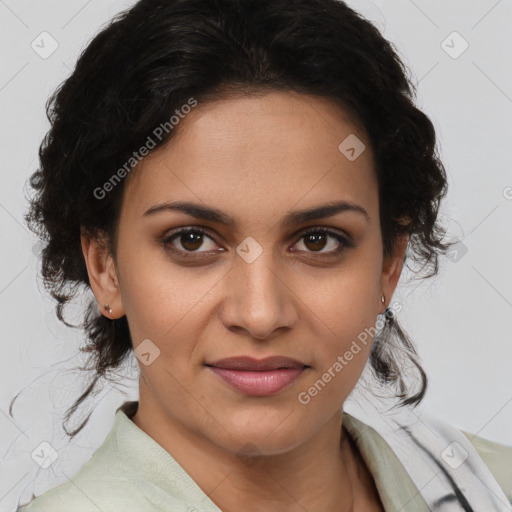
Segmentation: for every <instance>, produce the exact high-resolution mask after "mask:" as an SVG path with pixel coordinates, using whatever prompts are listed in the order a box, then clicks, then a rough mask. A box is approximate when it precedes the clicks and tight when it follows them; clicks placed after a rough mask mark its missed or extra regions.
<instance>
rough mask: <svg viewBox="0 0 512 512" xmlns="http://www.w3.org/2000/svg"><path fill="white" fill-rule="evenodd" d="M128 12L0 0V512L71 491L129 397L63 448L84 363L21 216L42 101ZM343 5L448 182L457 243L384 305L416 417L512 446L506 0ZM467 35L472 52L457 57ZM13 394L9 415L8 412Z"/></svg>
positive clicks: (445, 211)
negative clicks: (383, 45)
mask: <svg viewBox="0 0 512 512" xmlns="http://www.w3.org/2000/svg"><path fill="white" fill-rule="evenodd" d="M132 3H133V2H127V1H119V0H116V1H112V0H109V1H106V0H102V1H100V0H89V1H83V0H53V1H49V0H45V1H37V2H35V1H27V0H0V55H1V66H0V108H1V112H2V122H1V123H0V143H1V149H2V161H1V170H0V173H1V180H2V181H1V183H2V186H1V192H0V244H1V248H2V256H1V257H2V265H1V266H0V307H1V311H2V328H3V333H2V349H3V357H2V358H0V365H1V368H0V373H1V375H2V386H1V396H0V399H1V402H0V432H1V433H2V435H1V437H0V450H1V452H0V453H1V458H2V459H1V460H2V465H0V482H1V484H0V512H1V511H11V510H14V509H15V507H16V504H17V502H18V499H21V501H23V502H24V501H26V500H27V499H28V497H29V496H30V493H32V492H34V493H35V494H36V495H38V494H40V493H42V492H44V491H45V490H46V489H49V488H51V487H54V486H56V485H58V484H61V483H64V482H66V481H67V479H68V478H69V477H72V475H73V474H74V473H75V472H76V471H77V470H78V469H79V468H80V467H81V466H82V465H83V464H85V462H87V460H88V459H89V458H90V456H91V455H92V453H93V452H94V450H95V449H96V448H97V447H98V446H99V445H100V444H101V442H102V441H103V440H104V438H105V436H106V434H107V433H108V431H109V430H110V428H111V426H112V424H113V411H114V410H115V408H117V407H118V406H119V405H120V404H121V403H122V402H123V401H124V400H126V399H136V398H137V387H136V380H134V378H135V376H136V369H137V367H136V364H135V362H134V361H133V360H132V362H131V363H132V364H131V365H129V366H128V367H127V368H126V379H125V380H124V381H123V382H124V384H126V386H125V387H124V388H121V389H114V388H113V387H112V385H106V386H105V387H104V388H103V389H101V388H99V389H98V394H97V395H96V396H94V397H93V398H92V400H90V401H89V402H87V403H86V404H85V406H84V409H83V411H84V412H88V410H89V408H90V407H92V408H93V410H94V413H93V415H92V417H91V419H90V421H89V424H88V426H87V427H86V428H85V429H84V431H83V432H82V433H81V434H80V435H79V436H78V437H77V438H75V440H74V441H73V442H72V443H68V442H67V438H66V436H65V435H64V433H63V431H62V430H61V428H60V423H61V421H62V416H61V415H62V414H63V413H64V412H65V410H64V409H67V407H69V406H70V405H71V404H72V402H73V401H74V400H75V399H76V398H77V397H78V396H79V394H80V393H81V391H82V390H83V389H84V388H85V386H86V385H87V384H88V380H86V378H85V377H86V376H84V375H80V374H77V372H75V371H73V367H75V366H77V365H79V364H82V363H83V359H82V358H80V357H79V354H78V346H79V344H80V332H79V331H77V330H71V329H68V328H66V327H64V326H63V325H62V324H60V323H59V322H58V320H57V319H56V317H55V314H54V309H53V303H52V302H51V300H50V298H49V297H48V296H47V295H45V294H44V291H43V287H42V285H41V283H40V282H39V281H38V280H37V278H36V276H37V269H38V266H37V255H38V251H39V247H38V246H37V244H36V243H35V239H34V237H33V236H32V234H31V233H30V232H29V231H28V230H27V228H26V227H25V226H24V223H23V218H22V217H23V213H24V212H25V210H26V200H25V193H26V189H25V186H26V180H27V179H28V177H29V175H30V174H31V173H32V172H33V170H34V169H35V168H36V166H37V150H38V147H39V144H40V142H41V139H42V137H43V136H44V135H45V133H46V131H47V129H48V122H47V120H46V117H45V113H44V105H45V102H46V99H47V98H48V96H49V94H50V93H51V92H52V91H53V90H54V88H55V87H56V86H57V85H58V84H59V83H60V82H61V81H62V80H63V79H64V78H66V77H67V76H68V75H69V73H70V72H71V69H72V68H73V66H74V63H75V61H76V58H77V56H78V54H79V53H80V51H81V50H82V49H83V48H84V47H85V45H86V44H87V42H88V41H89V40H90V39H91V37H92V36H93V35H94V34H95V33H96V32H97V31H98V29H99V28H100V27H101V26H102V25H103V24H105V23H106V22H107V21H108V20H109V19H110V18H111V17H112V16H113V15H114V14H115V13H117V12H118V11H120V10H122V9H124V8H125V7H128V6H130V5H131V4H132ZM348 3H349V4H350V5H351V6H352V7H354V8H355V9H356V10H359V11H360V12H361V13H362V14H363V15H365V16H366V17H368V18H370V19H371V20H372V21H374V22H375V23H376V24H377V26H378V27H379V28H380V29H381V30H382V31H383V33H384V35H385V37H386V38H387V39H389V40H391V41H392V42H393V43H394V45H395V46H396V48H397V50H398V52H399V53H400V55H401V56H402V58H403V60H404V61H405V63H406V64H407V65H408V66H409V67H410V69H411V71H412V74H413V76H414V81H415V83H416V84H418V97H417V103H418V105H419V107H420V108H421V109H423V110H424V111H425V112H426V113H427V115H429V116H430V118H431V119H432V121H433V123H434V126H435V128H436V130H437V134H438V138H439V145H440V148H441V156H442V158H443V161H444V163H445V166H446V168H447V172H448V175H449V187H450V190H449V194H448V197H447V199H446V201H445V203H444V205H443V208H442V215H441V216H442V219H443V221H444V223H445V225H446V226H448V228H449V234H450V236H452V237H455V238H458V239H460V240H461V241H462V243H461V244H460V245H459V246H458V247H457V248H456V249H457V252H456V253H454V254H452V255H450V257H449V258H443V259H442V261H441V270H440V274H439V276H438V277H437V278H434V279H431V280H427V281H424V282H415V283H413V284H407V283H406V281H407V277H408V276H407V274H404V276H403V277H404V279H403V281H402V283H403V284H401V285H400V286H399V289H398V290H397V292H396V293H395V295H394V297H393V300H394V301H400V302H401V303H402V304H403V305H404V310H403V311H402V313H401V314H400V319H401V320H402V323H403V325H404V326H405V328H406V330H407V331H408V333H409V334H410V335H411V337H412V339H413V341H414V342H415V343H416V346H417V348H418V351H419V353H420V355H421V356H422V359H423V363H424V368H425V369H426V371H427V373H428V375H429V377H430V388H429V391H428V394H427V397H426V399H425V400H424V403H423V404H422V405H421V406H420V408H418V409H417V411H416V412H415V414H418V415H420V414H421V411H428V412H433V413H434V414H436V415H437V416H439V417H441V418H443V419H445V420H446V421H448V422H450V423H452V424H454V425H455V426H457V427H459V428H461V429H464V430H466V431H469V432H472V433H475V434H476V433H477V434H478V435H480V436H482V437H485V438H488V439H491V440H495V441H498V442H502V443H506V444H509V445H512V428H511V427H512V372H511V371H510V358H511V356H512V337H511V334H510V319H511V318H512V291H511V290H512V264H511V257H510V254H511V249H512V235H511V231H512V230H511V227H512V171H511V168H510V158H509V152H510V149H511V142H512V141H511V129H510V128H511V126H510V125H511V119H512V62H511V59H512V51H511V49H512V31H510V27H511V26H512V2H511V1H507V0H500V1H496V0H479V1H473V2H466V1H462V0H459V1H450V2H446V1H442V0H436V1H426V0H423V1H421V0H416V1H412V0H380V1H378V0H376V1H374V2H372V1H361V2H355V1H351V2H348ZM454 31H456V32H458V33H459V34H460V36H461V37H459V36H457V35H453V34H452V33H453V32H454ZM42 32H48V33H49V34H51V37H52V38H53V39H54V40H55V41H56V42H57V44H58V48H57V49H56V51H54V53H52V55H50V56H49V57H48V58H42V57H41V56H40V54H38V53H36V51H35V50H34V49H33V48H32V47H31V44H32V42H33V41H35V43H34V45H36V44H37V45H39V52H40V53H41V52H43V51H49V50H50V49H51V40H50V39H49V38H48V36H40V34H41V33H42ZM41 38H46V39H44V49H43V48H42V47H43V43H42V42H41ZM462 38H463V39H462ZM464 40H465V41H467V43H468V44H469V47H468V48H467V50H466V51H464V52H463V53H461V54H460V55H459V53H460V52H461V50H462V49H463V48H464ZM443 41H445V43H443ZM36 48H37V47H36ZM445 50H448V52H449V53H451V54H452V55H449V53H447V51H445ZM77 311H78V308H77ZM77 318H78V317H77ZM130 377H131V378H132V380H129V378H130ZM18 392H21V394H20V397H19V398H18V400H17V401H16V403H15V406H14V410H13V412H14V420H13V419H12V418H10V416H9V404H10V401H11V399H12V398H13V397H14V396H15V395H16V394H17V393H18ZM76 424H78V421H77V420H75V422H72V423H70V427H72V426H73V425H76ZM43 441H46V442H48V443H50V444H51V445H52V446H53V447H54V449H55V450H57V452H58V455H59V459H58V461H57V462H56V463H55V464H53V465H52V466H50V467H49V468H48V469H41V468H40V467H39V466H37V464H36V463H35V462H34V461H33V460H32V458H31V453H32V452H33V450H34V449H35V448H36V447H38V446H39V445H40V443H41V442H43Z"/></svg>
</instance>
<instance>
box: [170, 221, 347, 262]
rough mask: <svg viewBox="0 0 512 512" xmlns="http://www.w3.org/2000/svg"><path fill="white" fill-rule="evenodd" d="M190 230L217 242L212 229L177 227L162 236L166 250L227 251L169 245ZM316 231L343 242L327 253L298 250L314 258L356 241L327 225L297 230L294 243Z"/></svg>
mask: <svg viewBox="0 0 512 512" xmlns="http://www.w3.org/2000/svg"><path fill="white" fill-rule="evenodd" d="M190 232H192V233H201V234H203V235H204V236H206V237H208V238H209V239H210V240H212V241H213V242H215V243H217V242H216V240H215V236H214V235H212V234H211V232H210V230H209V229H208V228H206V227H202V226H199V225H191V226H184V227H181V228H176V229H175V230H171V231H170V232H168V233H166V234H165V235H164V236H163V237H162V238H161V240H160V241H161V243H162V245H163V246H164V248H165V249H166V250H169V251H171V252H173V253H175V254H178V255H181V256H184V257H197V256H198V255H208V256H210V255H212V254H213V253H216V252H224V251H225V249H221V250H220V251H218V250H217V251H213V253H212V251H197V252H194V251H182V250H180V249H176V248H174V247H172V246H171V247H169V246H168V244H170V243H171V242H172V241H173V240H174V239H175V238H177V237H178V236H180V235H182V234H186V233H190ZM315 233H323V234H326V235H328V236H330V237H332V238H335V239H336V240H338V242H339V243H340V244H341V248H340V249H335V250H331V251H327V252H325V253H320V252H319V253H315V252H314V251H298V252H307V253H309V254H311V255H312V256H313V258H315V257H316V258H329V257H334V256H337V255H339V254H340V253H342V252H344V251H345V250H347V249H349V248H352V247H354V246H355V242H354V240H353V238H352V237H351V236H350V235H349V234H348V233H347V232H346V231H342V230H339V228H330V227H327V226H309V227H306V228H303V229H301V230H299V231H297V232H296V233H294V234H293V235H292V236H291V237H290V238H292V239H293V240H295V239H296V241H295V242H294V245H295V244H296V243H298V242H299V241H300V240H301V239H302V238H304V237H305V236H307V235H309V234H315Z"/></svg>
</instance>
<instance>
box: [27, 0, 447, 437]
mask: <svg viewBox="0 0 512 512" xmlns="http://www.w3.org/2000/svg"><path fill="white" fill-rule="evenodd" d="M274 90H281V91H294V92H297V93H302V94H309V95H311V96H316V97H323V98H328V99H330V100H332V101H334V102H337V103H338V104H339V105H340V106H342V107H343V108H344V109H345V111H347V112H348V113H349V114H350V115H351V116H352V118H353V120H354V122H356V123H358V125H359V126H361V127H363V129H364V131H365V133H366V134H367V136H368V139H369V141H370V143H371V146H372V149H373V152H374V155H375V162H376V173H377V177H378V184H379V200H380V218H381V231H382V237H383V250H384V257H389V256H390V255H392V254H393V251H394V249H395V247H396V244H397V241H398V238H399V237H400V235H402V234H405V233H407V234H409V237H410V238H409V256H408V258H410V259H411V260H412V261H414V262H419V263H420V264H422V267H423V268H425V267H429V268H431V269H432V272H431V274H429V275H428V276H427V277H431V276H432V275H434V274H435V273H437V270H438V257H439V255H441V254H444V253H445V251H446V250H447V249H448V247H449V245H448V244H444V243H443V242H442V235H443V232H442V229H441V228H440V227H439V225H438V224H437V217H438V209H439V205H440V201H441V199H442V198H443V197H444V195H445V194H446V188H447V181H446V174H445V170H444V167H443V165H442V163H441V161H440V159H439V157H438V154H437V149H436V135H435V132H434V128H433V125H432V123H431V121H430V120H429V118H428V117H427V116H426V115H425V114H424V113H423V112H421V111H420V110H418V109H417V108H416V107H415V105H414V96H415V89H414V85H413V84H412V82H411V80H410V79H409V78H408V72H407V69H406V68H405V66H404V64H403V63H402V61H401V60H400V58H399V56H398V55H397V52H396V51H395V50H394V48H393V46H392V44H391V43H389V42H388V41H387V40H385V39H384V38H383V36H382V35H381V33H380V32H379V30H378V29H377V28H376V27H375V26H374V25H373V24H372V23H370V22H369V21H367V20H366V19H364V18H363V17H362V16H361V15H360V14H358V13H357V12H355V11H354V10H352V9H351V8H349V7H348V6H347V5H346V4H345V3H344V2H342V1H338V0H165V1H163V0H160V1H158V0H141V1H139V2H137V3H136V4H135V5H134V6H133V7H132V8H130V9H128V10H126V11H123V12H122V13H120V14H118V15H117V16H115V17H114V18H113V19H112V20H111V21H110V22H109V23H108V24H107V25H106V26H105V27H103V28H102V29H101V31H100V32H99V33H98V34H97V35H96V36H95V37H94V38H93V39H92V41H91V42H90V44H89V45H88V46H87V47H86V49H85V50H84V51H83V53H82V54H81V55H80V57H79V59H78V61H77V64H76V67H75V69H74V71H73V72H72V74H71V75H70V76H69V78H67V79H66V80H65V81H64V82H63V83H62V84H61V85H60V86H59V87H58V88H57V90H56V91H55V92H54V94H53V95H52V96H51V97H50V99H49V100H48V103H47V106H46V112H47V117H48V119H49V121H50V124H51V128H50V130H49V132H48V133H47V135H46V136H45V138H44V140H43V141H42V144H41V146H40V150H39V158H40V165H39V168H38V169H37V171H36V172H35V173H34V174H33V175H32V176H31V178H30V185H31V187H32V188H33V190H34V191H35V195H34V197H33V198H31V200H30V210H29V212H28V213H27V214H26V217H25V218H26V221H27V224H28V225H29V227H30V229H31V230H32V231H33V232H34V233H36V234H38V235H39V237H40V238H41V239H42V240H43V242H44V249H43V252H42V257H41V273H42V276H43V279H44V284H45V287H46V288H47V290H48V291H49V292H50V293H51V295H52V297H53V298H54V299H55V300H56V302H57V305H56V310H57V315H58V318H59V319H60V320H61V321H63V322H65V320H64V315H63V311H64V308H65V306H66V305H67V304H68V302H69V301H71V300H72V299H73V298H74V297H75V296H76V295H77V294H78V293H79V291H80V289H81V288H84V287H85V288H86V289H87V288H90V283H89V279H88V274H87V269H86V266H85V262H84V258H83V255H82V252H81V244H80V234H81V233H82V232H84V233H87V234H88V235H89V236H97V237H102V236H105V235H106V236H105V240H106V241H107V243H108V247H109V249H110V250H111V252H112V254H113V255H114V256H115V249H116V229H117V224H118V217H119V211H120V206H121V201H122V195H123V186H124V182H121V183H119V184H117V185H116V186H115V187H113V189H112V190H111V191H110V192H108V193H106V197H105V198H103V199H98V198H96V197H95V195H94V191H95V190H96V189H97V188H98V187H102V185H103V184H104V183H106V182H107V181H108V180H109V178H111V177H112V175H113V174H114V173H115V172H116V171H117V170H118V169H119V168H121V167H122V166H123V165H124V164H125V163H126V162H128V161H129V159H130V158H131V157H132V156H133V152H134V151H136V150H137V149H139V148H140V147H142V146H143V145H144V144H145V143H146V140H147V138H148V136H151V134H153V132H154V130H155V128H156V127H158V126H160V125H161V124H162V123H165V122H167V121H168V120H169V118H170V116H171V115H172V114H173V113H174V112H175V111H176V110H177V109H180V107H181V106H182V105H185V104H187V102H188V101H189V100H190V98H195V99H196V100H197V101H198V102H199V103H201V102H203V103H204V102H207V101H211V100H215V99H217V98H226V97H233V96H235V95H238V94H245V95H251V94H254V95H257V94H264V93H266V92H271V91H274ZM184 122H186V120H185V121H184ZM173 133H174V132H173V131H172V130H169V131H168V132H167V133H164V134H163V136H162V137H161V138H160V139H159V140H157V141H155V142H156V147H157V148H158V147H160V146H162V145H164V144H165V143H166V142H167V141H168V140H170V139H171V137H172V135H173ZM153 138H154V139H155V138H156V137H153ZM132 172H137V169H136V167H135V168H134V170H133V171H132ZM404 219H405V221H404ZM406 259H407V258H406ZM65 323H66V325H70V324H67V322H65ZM74 327H81V328H83V329H84V331H85V334H86V339H87V342H88V344H86V346H85V347H83V348H81V349H80V350H83V351H84V352H88V353H90V359H89V363H90V365H88V366H89V368H84V369H87V370H94V371H95V372H96V379H95V381H94V382H93V383H92V384H91V386H90V387H89V388H88V389H87V390H85V392H84V393H83V394H82V395H81V396H80V397H79V399H78V400H77V401H76V402H75V404H74V406H73V407H72V408H71V409H70V412H69V413H68V416H67V418H68V419H69V416H70V414H71V413H72V412H74V411H75V410H76V407H77V406H78V405H79V404H80V403H81V401H82V400H84V399H85V398H86V397H87V395H88V394H89V393H90V392H91V390H92V387H93V386H94V385H95V383H96V380H97V379H99V378H101V377H106V376H107V374H108V372H109V371H110V370H114V369H116V368H118V367H119V366H120V365H121V364H122V363H123V362H124V360H125V359H126V358H127V356H128V355H129V354H130V351H131V350H132V344H131V340H130V332H129V328H128V323H127V320H126V317H122V318H120V319H117V320H111V319H108V318H106V317H105V316H103V315H101V314H100V313H99V312H98V309H97V306H96V304H95V302H94V300H91V302H90V304H89V307H88V308H87V311H86V312H85V316H84V321H83V323H82V324H81V325H80V326H74ZM394 342H398V343H394ZM399 345H400V346H399ZM391 347H393V348H392V349H391ZM397 349H400V350H403V351H404V353H405V354H406V356H407V357H408V358H409V359H410V360H411V361H413V362H414V364H415V367H416V368H417V369H418V371H419V375H420V380H421V386H420V390H419V392H417V393H416V394H414V395H412V396H409V394H408V390H407V387H406V385H405V383H404V380H403V376H402V372H401V368H400V366H399V365H398V364H397V363H396V361H395V358H394V353H395V352H396V350H397ZM370 362H371V366H372V368H373V371H374V372H375V375H376V376H377V378H378V379H379V380H380V381H381V382H383V383H386V384H389V385H395V386H396V387H397V389H398V391H399V395H398V396H400V397H401V401H402V403H403V404H417V403H419V402H420V400H421V399H422V397H423V395H424V393H425V389H426V386H427V378H426V375H425V372H424V371H423V370H422V368H421V366H420V365H419V363H418V362H417V354H416V351H415V349H414V346H413V344H412V343H411V342H410V340H409V339H408V337H407V335H406V334H405V332H403V331H402V329H401V328H400V326H399V325H398V321H397V320H396V319H395V318H391V319H388V322H387V323H386V327H385V329H384V331H383V333H382V335H381V336H380V337H379V339H378V340H376V341H375V343H374V348H373V351H372V353H371V356H370ZM82 426H83V425H82ZM79 430H80V429H78V430H77V431H75V432H74V433H72V435H75V434H76V433H77V432H78V431H79Z"/></svg>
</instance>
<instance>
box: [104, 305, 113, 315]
mask: <svg viewBox="0 0 512 512" xmlns="http://www.w3.org/2000/svg"><path fill="white" fill-rule="evenodd" d="M104 307H105V309H106V310H107V311H108V312H109V313H110V314H112V309H111V308H110V306H109V305H108V304H105V306H104Z"/></svg>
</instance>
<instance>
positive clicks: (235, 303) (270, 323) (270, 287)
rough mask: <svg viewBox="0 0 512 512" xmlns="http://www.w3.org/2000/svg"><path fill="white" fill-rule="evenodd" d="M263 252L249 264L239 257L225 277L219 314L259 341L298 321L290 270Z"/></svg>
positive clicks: (231, 327) (229, 325)
mask: <svg viewBox="0 0 512 512" xmlns="http://www.w3.org/2000/svg"><path fill="white" fill-rule="evenodd" d="M290 272H293V270H291V269H288V272H286V271H283V270H282V268H280V267H279V265H277V264H275V262H274V261H273V258H272V255H270V254H266V253H265V252H264V253H262V254H261V255H260V256H259V257H258V258H257V259H256V260H255V261H252V262H251V263H248V262H247V261H245V260H244V259H243V258H241V257H239V258H237V260H236V261H235V263H234V264H233V268H232V269H231V271H230V272H228V274H227V275H226V276H225V280H224V285H223V286H224V287H225V288H224V290H223V292H224V294H223V297H224V300H223V302H222V305H221V307H220V310H219V316H220V319H221V321H222V323H223V324H224V326H225V327H226V328H227V329H229V330H230V331H236V332H241V331H245V332H246V334H247V336H248V337H249V336H250V337H252V338H254V339H258V340H270V339H272V338H274V337H275V336H278V335H279V334H280V333H282V331H284V330H289V329H293V328H294V327H295V326H296V325H297V323H298V313H297V303H298V300H299V299H298V298H297V296H296V295H295V294H294V292H293V289H292V288H293V287H292V286H291V285H292V283H290V278H289V275H290V274H289V273H290Z"/></svg>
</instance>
